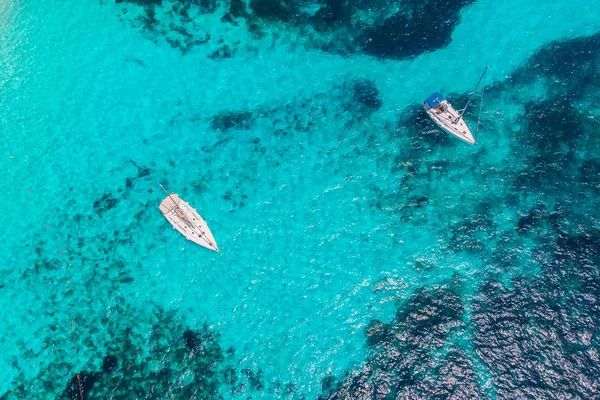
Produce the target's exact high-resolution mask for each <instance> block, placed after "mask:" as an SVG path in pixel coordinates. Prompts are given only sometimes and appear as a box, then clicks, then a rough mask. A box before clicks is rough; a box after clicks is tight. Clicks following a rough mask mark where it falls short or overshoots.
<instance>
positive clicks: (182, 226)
mask: <svg viewBox="0 0 600 400" xmlns="http://www.w3.org/2000/svg"><path fill="white" fill-rule="evenodd" d="M160 212H161V213H162V215H163V216H164V217H165V218H166V219H167V221H169V222H170V223H171V225H173V228H174V229H177V230H178V231H179V233H181V234H182V235H183V236H185V238H186V239H188V240H191V241H192V242H194V243H196V244H198V245H200V246H202V247H205V248H207V249H210V250H214V251H219V247H218V246H217V242H216V241H215V238H214V237H213V234H212V232H211V231H210V229H208V225H207V223H206V221H205V220H204V219H202V217H201V216H200V215H199V214H198V212H197V211H196V209H194V208H192V206H190V205H189V204H188V203H187V202H185V201H183V200H181V198H179V196H178V195H176V194H171V195H169V196H167V197H166V198H165V199H164V200H163V201H162V203H160Z"/></svg>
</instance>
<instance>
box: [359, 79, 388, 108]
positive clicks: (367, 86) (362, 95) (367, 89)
mask: <svg viewBox="0 0 600 400" xmlns="http://www.w3.org/2000/svg"><path fill="white" fill-rule="evenodd" d="M352 93H353V97H354V100H355V101H357V102H358V103H359V105H360V107H361V108H362V109H363V110H364V111H366V112H368V113H372V112H375V111H377V110H379V109H380V108H381V105H382V101H381V99H380V98H379V90H377V86H375V82H373V81H371V80H368V79H363V80H359V81H356V82H354V84H353V85H352Z"/></svg>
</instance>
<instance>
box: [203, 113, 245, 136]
mask: <svg viewBox="0 0 600 400" xmlns="http://www.w3.org/2000/svg"><path fill="white" fill-rule="evenodd" d="M250 122H252V113H251V112H247V111H232V112H224V113H221V114H218V115H215V116H214V117H213V119H212V121H211V124H210V127H211V128H212V129H214V130H217V131H223V132H226V131H228V130H230V129H249V128H250Z"/></svg>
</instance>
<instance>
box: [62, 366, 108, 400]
mask: <svg viewBox="0 0 600 400" xmlns="http://www.w3.org/2000/svg"><path fill="white" fill-rule="evenodd" d="M100 376H101V374H100V373H97V372H87V371H82V372H80V373H78V374H77V375H75V376H74V377H72V378H71V379H69V382H68V383H67V388H66V389H65V395H66V396H67V399H69V400H86V399H87V395H88V393H89V392H90V390H92V388H93V387H94V384H95V383H96V382H97V381H98V380H99V379H100Z"/></svg>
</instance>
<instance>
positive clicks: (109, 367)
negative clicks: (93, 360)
mask: <svg viewBox="0 0 600 400" xmlns="http://www.w3.org/2000/svg"><path fill="white" fill-rule="evenodd" d="M118 365H119V362H118V361H117V357H115V356H110V355H109V356H106V357H104V360H102V371H104V372H113V371H114V370H115V369H117V366H118Z"/></svg>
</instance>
